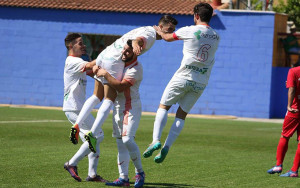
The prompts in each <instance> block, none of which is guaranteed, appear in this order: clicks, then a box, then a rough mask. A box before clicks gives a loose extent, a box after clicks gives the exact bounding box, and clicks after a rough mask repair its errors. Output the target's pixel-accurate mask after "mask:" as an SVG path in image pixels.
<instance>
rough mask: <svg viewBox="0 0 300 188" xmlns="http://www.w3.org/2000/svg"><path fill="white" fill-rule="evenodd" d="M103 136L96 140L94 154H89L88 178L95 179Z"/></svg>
mask: <svg viewBox="0 0 300 188" xmlns="http://www.w3.org/2000/svg"><path fill="white" fill-rule="evenodd" d="M103 138H104V136H101V137H99V138H97V145H96V153H93V152H91V153H90V154H89V155H88V157H89V174H88V175H89V176H90V177H95V176H96V175H97V168H98V162H99V156H100V143H101V142H102V141H103Z"/></svg>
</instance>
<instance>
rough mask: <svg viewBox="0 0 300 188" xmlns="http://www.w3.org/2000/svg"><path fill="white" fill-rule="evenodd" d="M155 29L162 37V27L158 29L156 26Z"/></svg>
mask: <svg viewBox="0 0 300 188" xmlns="http://www.w3.org/2000/svg"><path fill="white" fill-rule="evenodd" d="M153 28H154V29H155V31H156V33H157V34H159V35H161V34H162V30H161V28H160V27H158V26H157V25H154V26H153Z"/></svg>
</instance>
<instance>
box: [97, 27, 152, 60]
mask: <svg viewBox="0 0 300 188" xmlns="http://www.w3.org/2000/svg"><path fill="white" fill-rule="evenodd" d="M138 37H140V38H142V39H143V41H144V46H143V50H142V52H141V55H142V54H143V53H145V52H146V51H148V50H149V49H150V48H151V47H152V46H153V44H154V42H155V40H156V31H155V29H154V28H153V27H152V26H145V27H139V28H136V29H133V30H131V31H129V32H128V33H126V34H124V35H123V36H122V37H121V38H119V39H117V40H116V41H115V42H114V43H112V44H111V45H110V46H108V47H107V48H106V49H105V50H104V51H103V52H101V54H100V55H101V56H102V57H103V58H104V59H111V58H113V59H115V60H118V59H120V58H121V56H122V51H123V48H124V46H125V44H126V43H127V41H128V40H129V39H130V40H134V39H136V38H138Z"/></svg>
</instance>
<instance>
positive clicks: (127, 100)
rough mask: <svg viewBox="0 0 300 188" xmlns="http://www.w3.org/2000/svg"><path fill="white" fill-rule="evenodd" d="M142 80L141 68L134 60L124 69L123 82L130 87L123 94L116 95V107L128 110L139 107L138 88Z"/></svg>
mask: <svg viewBox="0 0 300 188" xmlns="http://www.w3.org/2000/svg"><path fill="white" fill-rule="evenodd" d="M142 79H143V67H142V65H141V64H140V63H138V62H137V61H136V60H135V61H133V62H132V63H131V64H130V65H127V66H125V68H124V77H123V80H126V81H128V82H129V83H130V84H131V85H132V86H131V87H129V88H127V89H126V90H125V91H124V92H121V93H118V96H117V98H116V105H120V106H121V108H122V107H123V108H125V110H129V109H131V108H133V107H135V106H140V104H141V101H140V94H139V87H140V84H141V82H142Z"/></svg>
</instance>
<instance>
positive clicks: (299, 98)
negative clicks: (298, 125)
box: [286, 67, 300, 118]
mask: <svg viewBox="0 0 300 188" xmlns="http://www.w3.org/2000/svg"><path fill="white" fill-rule="evenodd" d="M290 87H294V88H295V89H296V92H295V98H294V100H293V103H292V105H291V107H292V108H294V109H299V110H300V67H295V68H291V69H290V70H289V73H288V77H287V81H286V88H290ZM287 116H290V117H295V118H299V117H300V113H299V112H297V113H291V112H289V111H288V112H287Z"/></svg>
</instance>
